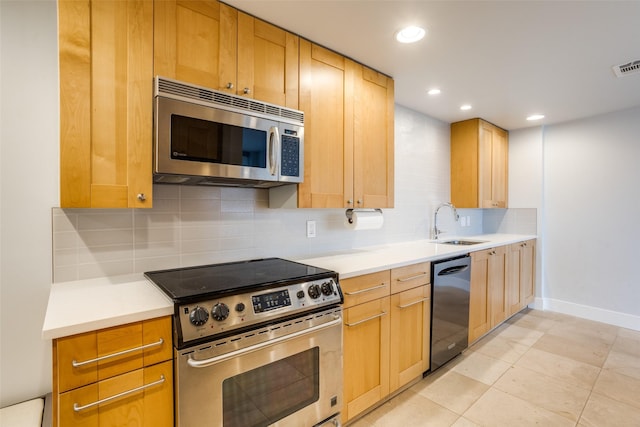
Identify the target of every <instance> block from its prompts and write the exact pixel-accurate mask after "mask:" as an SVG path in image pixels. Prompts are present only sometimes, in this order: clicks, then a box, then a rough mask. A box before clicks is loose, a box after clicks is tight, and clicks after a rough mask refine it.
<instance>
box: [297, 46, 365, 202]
mask: <svg viewBox="0 0 640 427" xmlns="http://www.w3.org/2000/svg"><path fill="white" fill-rule="evenodd" d="M352 73H353V63H352V62H351V61H348V60H347V59H346V58H344V57H343V56H341V55H338V54H336V53H334V52H332V51H330V50H328V49H325V48H322V47H320V46H317V45H314V44H312V43H310V42H308V41H306V40H300V110H302V111H304V112H305V129H304V132H305V141H304V144H305V148H304V151H305V156H304V182H303V183H301V184H299V185H298V206H299V207H301V208H342V207H353V203H351V204H350V203H349V202H348V201H352V200H353V106H352V105H353V87H352V86H350V85H349V84H347V82H352V81H353V77H352Z"/></svg>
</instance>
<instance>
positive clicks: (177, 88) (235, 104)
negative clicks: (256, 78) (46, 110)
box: [156, 77, 304, 125]
mask: <svg viewBox="0 0 640 427" xmlns="http://www.w3.org/2000/svg"><path fill="white" fill-rule="evenodd" d="M156 95H172V96H177V97H180V98H187V99H191V100H195V101H198V102H199V103H204V104H208V105H213V106H217V107H223V108H224V107H231V108H233V109H234V110H242V111H252V112H255V113H259V114H261V115H265V116H272V117H274V116H275V117H280V118H283V119H287V121H288V122H291V121H293V122H295V123H296V124H300V125H304V113H303V112H302V111H298V110H293V109H289V108H284V107H279V106H277V105H273V104H268V103H265V102H261V101H256V100H255V99H250V98H244V97H241V96H236V95H231V94H228V93H225V92H220V91H217V90H213V89H207V88H203V87H200V86H193V85H190V84H186V83H182V82H178V81H175V80H169V79H166V78H162V77H158V78H157V79H156Z"/></svg>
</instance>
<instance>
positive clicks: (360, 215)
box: [346, 211, 384, 230]
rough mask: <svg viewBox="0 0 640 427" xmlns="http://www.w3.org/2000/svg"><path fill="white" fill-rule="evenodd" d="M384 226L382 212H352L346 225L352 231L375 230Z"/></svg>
mask: <svg viewBox="0 0 640 427" xmlns="http://www.w3.org/2000/svg"><path fill="white" fill-rule="evenodd" d="M382 224H384V217H383V216H382V211H353V212H351V219H350V220H349V219H347V221H346V225H347V227H349V228H350V229H352V230H377V229H379V228H381V227H382Z"/></svg>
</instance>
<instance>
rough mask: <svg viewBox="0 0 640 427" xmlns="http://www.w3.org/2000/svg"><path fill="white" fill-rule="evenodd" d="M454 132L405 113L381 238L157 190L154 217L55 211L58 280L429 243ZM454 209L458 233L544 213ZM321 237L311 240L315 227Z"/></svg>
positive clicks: (298, 216)
mask: <svg viewBox="0 0 640 427" xmlns="http://www.w3.org/2000/svg"><path fill="white" fill-rule="evenodd" d="M449 153H450V151H449V124H448V123H444V122H440V121H438V120H435V119H432V118H429V117H426V116H424V115H422V114H419V113H416V112H415V111H413V110H410V109H407V108H404V107H401V106H398V105H396V114H395V203H394V208H393V209H383V214H384V225H383V226H382V228H381V229H378V230H362V231H353V230H351V229H349V228H347V227H346V226H345V219H346V217H345V210H344V209H270V208H269V207H268V205H269V200H268V197H269V193H268V190H261V189H247V188H229V187H192V186H177V185H155V186H154V188H153V208H151V209H60V208H53V210H52V221H53V280H54V282H63V281H70V280H79V279H89V278H94V277H105V276H116V275H124V274H133V273H141V272H144V271H150V270H159V269H166V268H175V267H184V266H190V265H201V264H209V263H219V262H226V261H237V260H242V259H252V258H261V257H272V256H277V257H284V258H304V257H313V256H318V255H322V254H327V253H336V252H341V251H348V250H350V249H354V248H358V247H363V246H374V245H385V244H390V243H396V242H401V241H411V240H420V239H427V238H429V228H430V227H432V221H433V211H434V209H435V208H436V207H437V206H438V205H439V204H440V203H442V202H446V201H448V200H449V197H450V193H449V186H450V180H449V162H450V155H449ZM458 213H459V214H460V215H461V216H465V221H466V219H467V218H468V220H469V222H470V226H466V227H461V226H460V223H455V221H454V220H453V215H451V214H450V213H449V212H448V209H444V208H443V209H442V210H441V211H440V213H439V214H438V228H440V229H442V230H446V231H447V233H446V234H445V235H444V236H445V237H446V235H447V234H449V235H474V234H481V233H483V232H510V233H524V234H536V232H535V230H536V226H535V220H536V210H535V209H500V210H495V211H493V210H482V209H459V210H458ZM308 220H312V221H315V222H316V231H317V236H316V237H315V238H307V237H306V222H307V221H308Z"/></svg>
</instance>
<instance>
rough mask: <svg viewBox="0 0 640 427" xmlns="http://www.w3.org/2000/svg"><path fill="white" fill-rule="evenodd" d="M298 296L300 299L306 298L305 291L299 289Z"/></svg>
mask: <svg viewBox="0 0 640 427" xmlns="http://www.w3.org/2000/svg"><path fill="white" fill-rule="evenodd" d="M296 296H297V297H298V299H301V298H304V291H298V293H297V294H296Z"/></svg>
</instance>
